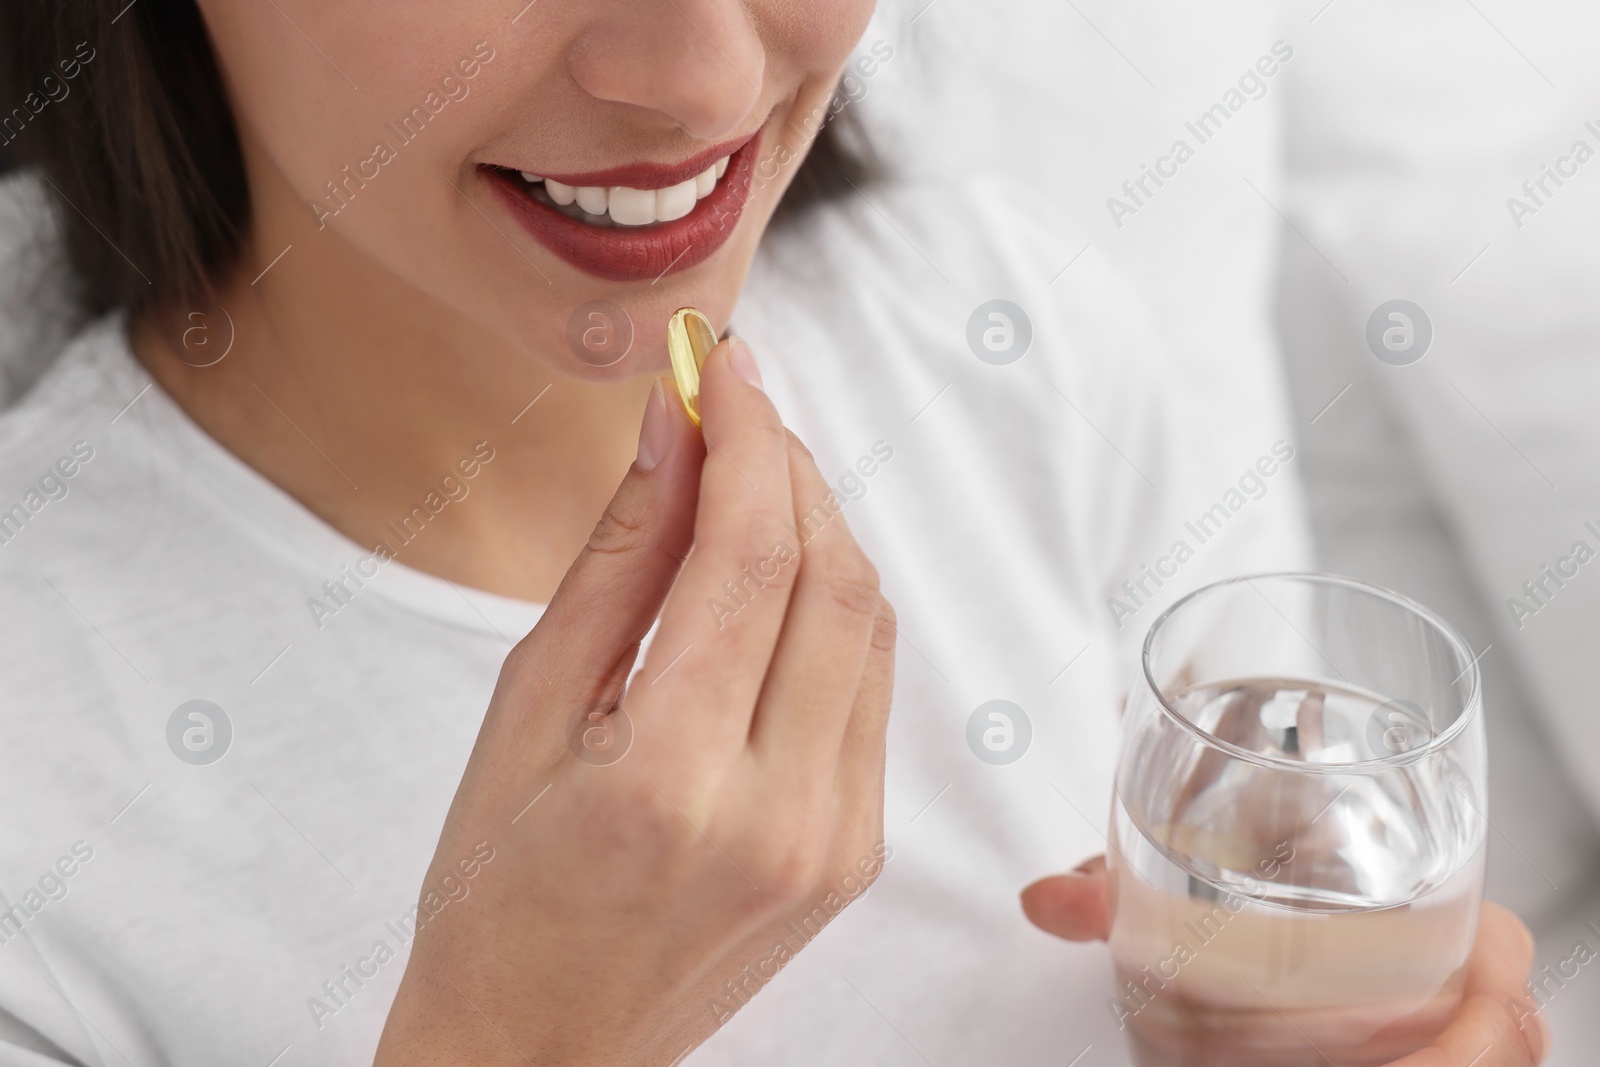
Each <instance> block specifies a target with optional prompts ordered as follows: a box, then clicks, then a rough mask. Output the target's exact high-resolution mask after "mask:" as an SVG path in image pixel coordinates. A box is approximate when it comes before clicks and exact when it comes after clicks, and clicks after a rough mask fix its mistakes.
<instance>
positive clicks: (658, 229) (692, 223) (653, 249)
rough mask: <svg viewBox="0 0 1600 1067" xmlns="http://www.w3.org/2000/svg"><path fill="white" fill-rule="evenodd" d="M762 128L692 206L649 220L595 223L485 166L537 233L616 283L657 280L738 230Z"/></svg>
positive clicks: (521, 219) (712, 249) (491, 179)
mask: <svg viewBox="0 0 1600 1067" xmlns="http://www.w3.org/2000/svg"><path fill="white" fill-rule="evenodd" d="M760 140H761V135H760V134H759V133H757V134H756V136H754V137H752V138H751V139H750V140H749V141H748V142H746V143H745V145H744V146H743V147H742V148H740V149H739V150H738V151H736V152H734V153H733V155H731V156H729V157H728V170H727V173H725V174H724V175H723V176H722V177H721V178H720V179H718V180H717V184H716V187H715V188H713V189H712V190H711V192H710V193H709V194H707V195H706V197H705V199H703V200H700V201H699V202H697V203H696V204H695V206H694V210H693V211H691V212H689V214H687V215H685V216H684V217H683V218H681V219H674V220H673V221H672V222H657V223H653V224H651V225H649V226H639V227H628V226H589V225H585V224H584V223H582V222H579V221H578V220H577V219H571V218H568V217H567V216H565V215H563V214H562V213H561V212H559V211H557V210H556V209H554V208H552V207H550V206H549V205H547V204H542V203H540V202H539V201H538V200H535V199H534V198H533V197H532V196H531V195H529V193H528V190H527V187H526V186H524V185H521V184H520V183H518V181H517V180H516V179H515V178H514V177H512V176H511V175H509V174H506V173H504V172H502V171H498V170H494V169H491V168H487V167H485V168H482V169H480V170H479V173H480V174H482V175H483V176H484V177H485V178H486V179H487V180H488V181H489V183H490V185H491V186H492V187H493V188H495V189H496V190H497V191H498V193H499V195H500V196H501V198H502V199H503V200H504V201H505V203H506V206H507V207H508V208H509V209H510V210H511V214H512V215H513V216H514V217H515V218H516V220H517V222H519V223H520V224H521V225H522V228H523V229H524V230H527V231H528V233H529V234H531V235H532V236H533V238H534V240H536V241H538V242H539V243H540V244H542V245H544V246H545V247H546V248H548V249H549V250H550V251H552V252H554V253H555V254H556V255H558V256H560V257H561V258H562V259H564V260H566V261H567V262H568V263H570V264H571V265H572V266H574V267H577V268H578V269H579V270H581V271H583V272H584V273H586V274H592V275H594V276H595V277H596V278H604V279H605V280H606V281H611V282H638V281H651V280H656V279H660V278H663V277H665V276H666V275H668V274H677V273H678V272H679V271H685V270H688V269H689V268H690V267H693V266H695V265H696V264H698V263H702V262H704V261H705V260H706V259H708V258H709V257H710V256H712V255H713V254H715V253H716V251H717V250H718V249H719V248H721V247H722V246H723V244H724V243H725V242H726V241H727V240H728V238H729V237H731V236H733V230H734V227H736V226H737V225H738V224H739V216H740V215H741V214H742V213H743V212H744V205H745V201H746V200H747V199H748V197H749V195H750V179H751V177H752V176H753V174H754V172H755V159H756V150H757V146H758V144H759V142H760Z"/></svg>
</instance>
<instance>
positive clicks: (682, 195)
mask: <svg viewBox="0 0 1600 1067" xmlns="http://www.w3.org/2000/svg"><path fill="white" fill-rule="evenodd" d="M727 172H728V160H727V158H723V159H719V160H717V161H716V162H715V163H713V164H712V165H711V166H709V167H707V168H706V169H705V170H703V171H701V172H700V173H699V174H696V175H695V176H694V177H693V178H689V179H688V180H686V181H681V182H679V183H678V184H677V185H672V186H668V187H667V188H665V189H633V188H630V187H628V186H626V185H613V186H612V187H610V188H609V189H603V188H600V187H599V186H594V185H579V186H571V185H563V184H562V183H561V182H558V181H556V180H555V179H554V178H540V177H539V176H538V175H536V174H534V173H533V172H532V171H526V170H524V171H520V172H519V173H520V174H521V175H522V179H523V181H526V182H528V183H530V184H533V183H536V182H543V183H544V191H545V193H546V194H547V195H548V196H549V197H550V199H551V200H552V201H554V202H555V203H556V204H558V205H560V206H561V207H567V206H568V205H570V204H574V203H575V204H577V205H578V207H580V208H582V209H583V211H584V213H585V214H588V215H608V216H610V221H611V222H613V223H615V224H617V225H619V226H648V225H650V224H651V223H653V222H672V221H674V220H676V219H681V218H683V217H684V216H686V215H688V214H689V213H690V212H692V211H693V210H694V208H695V204H696V202H697V201H700V200H704V199H705V198H706V197H708V196H710V195H711V193H712V191H713V190H714V189H715V188H716V187H717V179H718V178H721V177H722V176H723V175H724V174H726V173H727ZM573 217H575V218H576V216H573ZM594 224H595V225H604V223H602V222H599V221H598V220H596V222H595V223H594Z"/></svg>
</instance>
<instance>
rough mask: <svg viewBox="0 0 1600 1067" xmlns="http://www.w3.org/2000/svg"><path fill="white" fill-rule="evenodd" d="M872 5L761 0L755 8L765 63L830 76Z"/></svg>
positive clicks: (865, 0)
mask: <svg viewBox="0 0 1600 1067" xmlns="http://www.w3.org/2000/svg"><path fill="white" fill-rule="evenodd" d="M873 6H874V3H873V0H762V2H761V3H760V4H758V5H757V10H758V13H759V16H760V18H761V23H762V26H763V28H764V30H765V33H764V36H765V37H766V39H767V47H768V51H769V55H768V61H769V63H770V62H771V61H773V60H779V61H783V62H785V63H787V64H792V65H793V66H794V67H796V68H798V69H800V70H803V71H805V72H806V73H809V74H818V73H825V72H827V73H829V74H830V75H831V72H832V71H834V70H837V68H839V67H840V66H841V65H843V63H844V61H845V59H846V58H847V57H848V56H849V55H850V49H851V48H853V47H854V46H855V43H856V42H857V41H858V40H860V39H861V34H862V32H863V31H864V30H865V29H866V27H867V20H868V19H870V18H871V17H872V9H873Z"/></svg>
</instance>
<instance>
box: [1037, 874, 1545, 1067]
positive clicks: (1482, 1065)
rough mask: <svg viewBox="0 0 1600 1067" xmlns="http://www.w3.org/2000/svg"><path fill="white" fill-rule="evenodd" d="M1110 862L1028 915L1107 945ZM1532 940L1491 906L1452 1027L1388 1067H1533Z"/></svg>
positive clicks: (1053, 885) (1057, 881)
mask: <svg viewBox="0 0 1600 1067" xmlns="http://www.w3.org/2000/svg"><path fill="white" fill-rule="evenodd" d="M1107 885H1108V882H1107V876H1106V860H1105V857H1104V856H1096V857H1094V858H1093V859H1091V860H1089V861H1088V862H1086V863H1084V864H1082V865H1080V866H1079V867H1078V868H1076V869H1075V870H1073V871H1072V872H1070V873H1068V874H1058V875H1053V876H1051V877H1049V878H1042V879H1040V880H1039V881H1037V882H1034V883H1033V884H1032V885H1030V886H1028V887H1027V888H1026V889H1024V890H1023V891H1022V910H1023V912H1024V914H1026V915H1027V917H1028V920H1029V921H1030V922H1032V923H1033V924H1034V925H1035V926H1037V927H1038V928H1039V929H1041V930H1043V931H1045V932H1046V933H1050V934H1054V935H1055V936H1057V937H1060V938H1064V939H1066V940H1068V941H1104V940H1105V939H1106V938H1107V937H1108V936H1109V935H1110V932H1111V914H1110V906H1109V905H1110V901H1109V898H1108V894H1107ZM1532 965H1533V935H1532V934H1530V933H1529V932H1528V928H1527V927H1526V926H1524V925H1523V924H1522V922H1521V920H1519V919H1518V918H1517V917H1516V916H1515V915H1513V914H1511V913H1510V912H1509V911H1507V910H1506V909H1504V908H1502V907H1500V906H1499V905H1497V904H1485V905H1484V907H1483V913H1482V915H1481V916H1480V918H1479V920H1478V937H1477V941H1476V942H1475V943H1474V945H1473V950H1472V956H1471V959H1470V960H1469V961H1468V963H1467V989H1466V999H1465V1000H1464V1002H1463V1003H1462V1007H1461V1012H1460V1014H1459V1015H1457V1016H1456V1019H1455V1021H1454V1022H1453V1023H1451V1024H1450V1026H1448V1027H1447V1028H1446V1029H1445V1031H1444V1032H1443V1033H1442V1034H1440V1035H1439V1037H1438V1038H1437V1039H1435V1040H1434V1042H1433V1044H1431V1045H1429V1046H1428V1047H1427V1048H1425V1049H1423V1050H1421V1051H1419V1052H1414V1053H1412V1054H1411V1055H1409V1056H1404V1057H1402V1058H1401V1059H1398V1060H1395V1061H1394V1062H1393V1063H1391V1064H1389V1065H1388V1067H1469V1065H1470V1067H1534V1065H1535V1064H1538V1063H1542V1062H1543V1061H1544V1057H1545V1054H1546V1052H1548V1051H1549V1048H1550V1033H1549V1030H1548V1028H1547V1025H1546V1023H1545V1020H1544V1016H1543V1015H1541V1014H1539V1006H1538V1005H1537V1004H1536V1003H1534V1001H1533V999H1532V998H1531V997H1530V996H1529V995H1528V989H1527V976H1528V972H1529V970H1530V968H1531V967H1532Z"/></svg>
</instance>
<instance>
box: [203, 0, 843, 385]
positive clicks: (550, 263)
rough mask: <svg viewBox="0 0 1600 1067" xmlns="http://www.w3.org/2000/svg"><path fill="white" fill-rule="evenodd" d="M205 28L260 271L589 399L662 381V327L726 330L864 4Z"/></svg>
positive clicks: (351, 6)
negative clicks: (222, 87)
mask: <svg viewBox="0 0 1600 1067" xmlns="http://www.w3.org/2000/svg"><path fill="white" fill-rule="evenodd" d="M524 5H526V6H524ZM200 6H201V8H202V11H203V13H204V15H205V19H206V22H207V25H208V27H209V29H210V32H211V36H212V40H213V43H214V45H215V49H216V52H217V56H218V60H219V63H220V65H221V67H222V70H223V75H224V78H225V80H226V82H227V85H228V88H229V92H230V94H231V98H232V104H233V109H234V113H235V115H236V116H237V119H238V125H239V130H240V136H241V140H242V142H243V145H244V151H245V159H246V165H247V168H248V171H249V176H250V183H251V199H252V206H253V209H254V219H255V223H254V225H255V228H256V234H257V237H258V240H257V245H258V247H256V248H255V249H254V252H253V260H257V259H258V261H259V262H258V263H257V266H256V269H259V266H260V265H264V264H265V263H266V261H267V260H268V259H270V258H271V257H272V256H273V255H275V254H277V252H278V251H279V248H280V247H281V245H282V244H285V243H293V244H294V245H296V246H304V245H309V246H310V248H309V250H308V253H307V254H302V256H300V257H299V261H300V262H302V263H307V266H306V267H303V268H299V269H306V270H312V269H323V270H326V269H328V268H327V267H326V265H327V264H337V267H335V268H333V269H336V270H338V271H341V272H346V273H348V272H371V276H372V277H376V278H382V277H384V276H386V275H392V276H394V277H397V278H398V279H399V280H400V281H401V282H403V283H405V285H404V286H403V287H401V289H400V290H399V291H401V292H402V293H404V292H406V287H409V288H410V289H414V290H417V291H419V293H417V294H416V295H415V296H408V297H406V298H405V299H415V300H427V299H428V298H431V299H432V300H435V301H437V302H439V303H440V304H442V305H445V306H446V307H448V308H449V309H452V310H453V311H454V312H456V313H458V314H459V315H460V316H464V318H465V319H466V320H467V323H462V325H463V326H465V325H467V324H468V323H470V324H474V325H476V326H478V327H481V328H483V329H484V330H487V331H488V332H491V333H493V334H498V335H499V336H501V337H504V338H506V339H507V340H509V341H510V342H512V343H513V344H515V345H517V346H518V347H521V348H523V349H525V350H527V351H529V352H531V353H533V354H535V355H536V356H538V357H539V358H541V359H542V360H544V361H546V362H548V363H550V364H552V365H554V366H555V367H557V368H559V369H560V370H563V371H565V372H566V373H570V374H578V375H582V376H586V377H593V378H608V377H621V376H626V375H631V374H637V373H640V372H642V371H656V370H659V369H660V368H661V367H662V366H663V365H664V363H665V356H664V345H663V343H662V338H663V336H664V325H665V323H666V320H667V317H668V316H669V315H670V314H671V313H672V311H673V310H674V309H676V308H678V307H681V306H683V305H685V304H694V305H696V306H698V307H701V308H702V309H704V310H705V311H706V312H707V313H708V314H710V315H711V317H712V318H713V320H714V321H716V322H718V323H725V322H726V321H727V316H728V314H729V313H730V311H731V309H732V306H733V302H734V299H735V297H736V296H737V294H738V291H739V289H740V287H741V285H742V284H743V281H744V278H745V274H746V272H747V271H748V269H749V265H750V260H751V257H752V255H753V254H754V251H755V247H756V243H757V241H758V240H759V239H760V237H761V234H762V232H763V231H764V230H765V228H766V226H767V223H768V221H769V219H770V218H771V216H772V212H773V209H774V207H775V206H776V204H777V202H778V199H779V197H780V196H781V195H782V194H783V191H784V189H785V188H786V187H787V186H788V184H789V181H790V180H791V179H792V177H793V175H794V172H795V169H796V167H797V166H798V165H799V162H800V160H801V158H802V157H803V156H804V154H805V152H806V150H807V148H808V147H809V144H810V142H811V140H812V138H813V137H814V136H815V133H816V131H817V129H818V127H819V125H820V122H821V119H822V117H823V116H824V115H825V114H826V113H827V107H828V98H829V93H830V91H831V90H832V88H833V86H834V84H835V82H836V80H837V78H838V75H839V71H840V68H841V66H842V64H843V63H844V61H845V59H846V57H847V55H848V53H849V50H850V48H851V46H852V45H853V44H854V43H855V41H856V39H857V38H858V37H859V36H860V34H861V32H862V30H863V28H864V26H865V23H866V20H867V18H868V16H869V15H870V12H871V7H872V2H871V0H533V2H531V3H530V2H528V0H494V2H493V3H490V2H485V0H465V2H458V3H454V4H442V3H439V2H438V0H344V2H341V3H338V4H328V3H322V2H319V0H273V2H272V3H269V4H261V3H257V2H255V0H200ZM524 172H525V174H526V175H529V176H532V177H533V178H535V179H542V180H529V179H528V178H527V177H524ZM322 242H326V243H327V244H325V245H323V244H321V243H322ZM308 261H310V262H308ZM312 264H319V265H321V266H319V267H314V266H313V265H312ZM274 269H275V270H279V271H289V270H295V269H297V267H296V258H295V256H294V252H293V251H291V252H290V253H289V255H287V256H285V257H284V260H283V261H282V262H280V263H279V264H277V265H275V267H274ZM251 273H253V271H251ZM350 280H351V281H352V282H354V283H356V284H361V279H350ZM380 291H381V287H380ZM630 330H631V334H632V336H633V340H632V342H631V347H630V348H629V350H628V351H627V353H626V357H625V358H624V357H623V352H622V349H623V346H624V344H625V343H627V337H628V336H629V334H630Z"/></svg>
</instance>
